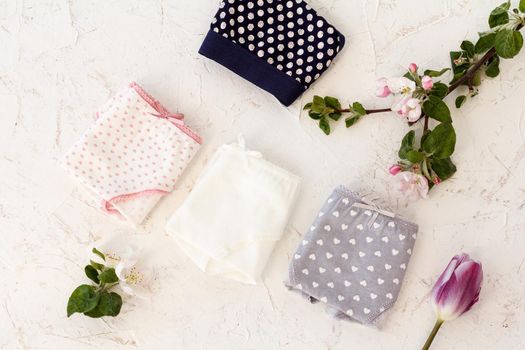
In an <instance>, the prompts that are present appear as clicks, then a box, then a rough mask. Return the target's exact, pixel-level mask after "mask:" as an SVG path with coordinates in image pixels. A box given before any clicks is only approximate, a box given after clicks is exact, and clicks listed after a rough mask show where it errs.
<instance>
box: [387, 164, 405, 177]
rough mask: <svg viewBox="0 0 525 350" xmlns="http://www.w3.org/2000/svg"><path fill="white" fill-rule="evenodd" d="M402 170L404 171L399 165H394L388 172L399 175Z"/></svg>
mask: <svg viewBox="0 0 525 350" xmlns="http://www.w3.org/2000/svg"><path fill="white" fill-rule="evenodd" d="M401 170H403V169H402V168H401V167H400V166H399V165H397V164H394V165H392V166H391V167H390V168H388V172H389V173H390V174H391V175H397V174H398V173H399V172H400V171H401Z"/></svg>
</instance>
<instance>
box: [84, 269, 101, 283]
mask: <svg viewBox="0 0 525 350" xmlns="http://www.w3.org/2000/svg"><path fill="white" fill-rule="evenodd" d="M84 272H85V273H86V276H87V277H88V278H89V279H90V280H92V281H93V282H95V283H96V284H99V283H100V280H99V279H98V271H97V269H96V268H94V267H93V266H91V265H86V267H84Z"/></svg>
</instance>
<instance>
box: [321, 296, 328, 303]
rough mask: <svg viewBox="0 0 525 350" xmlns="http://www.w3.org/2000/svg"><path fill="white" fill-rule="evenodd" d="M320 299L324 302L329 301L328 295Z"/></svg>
mask: <svg viewBox="0 0 525 350" xmlns="http://www.w3.org/2000/svg"><path fill="white" fill-rule="evenodd" d="M319 300H321V301H322V302H323V303H327V302H328V299H327V298H326V297H322V298H321V299H319Z"/></svg>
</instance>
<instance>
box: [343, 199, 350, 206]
mask: <svg viewBox="0 0 525 350" xmlns="http://www.w3.org/2000/svg"><path fill="white" fill-rule="evenodd" d="M342 202H343V203H344V204H345V205H347V204H348V203H350V201H349V200H348V198H343V201H342Z"/></svg>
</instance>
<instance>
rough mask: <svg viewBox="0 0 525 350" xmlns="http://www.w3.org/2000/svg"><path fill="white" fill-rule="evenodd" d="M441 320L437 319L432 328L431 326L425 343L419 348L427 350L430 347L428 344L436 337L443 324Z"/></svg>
mask: <svg viewBox="0 0 525 350" xmlns="http://www.w3.org/2000/svg"><path fill="white" fill-rule="evenodd" d="M443 322H445V321H443V320H440V319H438V320H437V321H436V323H435V324H434V328H432V332H430V334H429V336H428V339H427V341H426V342H425V345H423V348H422V349H421V350H428V349H430V345H431V344H432V342H433V341H434V338H435V337H436V334H437V332H438V331H439V329H440V328H441V326H442V325H443Z"/></svg>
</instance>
